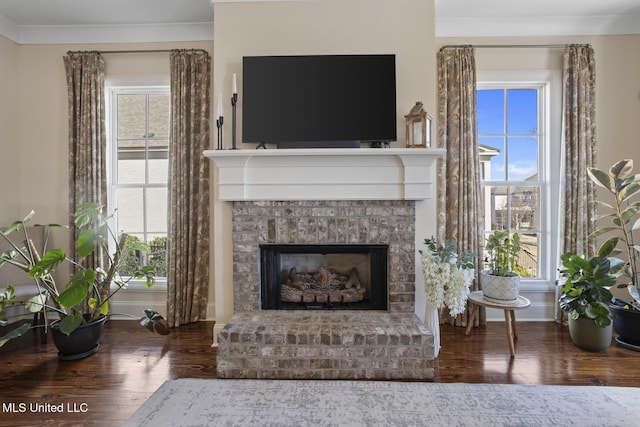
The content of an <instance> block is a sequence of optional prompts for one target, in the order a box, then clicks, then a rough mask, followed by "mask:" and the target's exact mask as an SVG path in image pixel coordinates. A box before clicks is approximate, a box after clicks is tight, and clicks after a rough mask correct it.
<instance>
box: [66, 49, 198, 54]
mask: <svg viewBox="0 0 640 427" xmlns="http://www.w3.org/2000/svg"><path fill="white" fill-rule="evenodd" d="M174 50H190V51H191V52H206V50H204V49H143V50H95V51H93V52H98V53H102V54H111V53H171V52H173V51H174ZM85 52H87V51H83V50H74V51H72V50H70V51H69V52H67V53H85Z"/></svg>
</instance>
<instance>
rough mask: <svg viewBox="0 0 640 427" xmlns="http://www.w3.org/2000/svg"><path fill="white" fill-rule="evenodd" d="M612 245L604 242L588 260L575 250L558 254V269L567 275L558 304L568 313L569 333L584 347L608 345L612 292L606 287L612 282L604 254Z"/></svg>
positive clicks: (606, 253)
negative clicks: (574, 251) (559, 266)
mask: <svg viewBox="0 0 640 427" xmlns="http://www.w3.org/2000/svg"><path fill="white" fill-rule="evenodd" d="M611 251H613V246H612V245H607V246H603V247H602V250H601V251H600V252H599V253H598V255H597V256H596V257H593V258H591V259H589V260H587V259H585V258H584V257H582V256H580V255H576V254H574V253H565V254H562V256H561V257H560V259H561V261H562V266H563V268H561V269H560V273H561V274H562V275H563V276H564V278H565V279H566V281H565V283H564V285H563V286H562V289H561V291H562V296H561V297H560V308H561V309H562V310H563V311H565V312H567V313H568V315H569V320H568V322H569V335H570V336H571V339H572V340H573V342H574V343H575V344H576V345H577V346H578V347H581V348H583V349H585V350H589V351H601V350H604V349H606V348H608V347H609V346H610V345H611V337H612V334H613V329H612V323H611V320H612V318H613V313H612V312H611V310H610V309H609V304H610V303H611V299H612V298H613V296H612V295H611V292H610V291H609V287H611V285H613V284H615V282H616V277H615V276H614V275H613V274H611V265H612V262H611V260H610V259H609V258H607V256H609V255H610V253H611Z"/></svg>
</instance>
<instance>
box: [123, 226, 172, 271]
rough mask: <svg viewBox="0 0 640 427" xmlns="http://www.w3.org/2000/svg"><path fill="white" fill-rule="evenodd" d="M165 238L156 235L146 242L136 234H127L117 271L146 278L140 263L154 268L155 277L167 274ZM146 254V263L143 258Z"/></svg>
mask: <svg viewBox="0 0 640 427" xmlns="http://www.w3.org/2000/svg"><path fill="white" fill-rule="evenodd" d="M166 242H167V238H166V237H156V238H154V239H153V240H151V241H150V242H149V243H148V244H147V243H144V242H141V241H140V239H139V238H138V237H137V236H127V241H126V244H125V248H126V250H125V251H123V253H122V256H123V262H122V263H121V265H120V268H119V269H118V273H119V274H120V275H122V276H125V277H136V276H138V277H137V278H138V279H140V278H146V272H145V269H144V268H141V266H142V264H147V266H151V267H153V268H154V270H155V276H156V277H166V275H167V249H166V248H167V246H166ZM145 254H146V263H145V262H144V261H145V260H144V258H145V256H144V255H145ZM140 276H141V277H140Z"/></svg>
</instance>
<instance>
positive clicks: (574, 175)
mask: <svg viewBox="0 0 640 427" xmlns="http://www.w3.org/2000/svg"><path fill="white" fill-rule="evenodd" d="M562 84H563V93H562V102H563V106H562V108H563V139H564V141H563V144H562V150H563V154H562V163H563V164H562V168H563V171H562V172H563V173H562V179H563V183H562V185H561V188H562V191H563V194H562V199H561V204H560V206H561V208H560V214H561V218H560V221H561V227H562V238H561V247H560V253H561V254H562V253H565V252H573V253H576V254H582V255H585V256H586V257H592V256H595V254H596V244H595V241H594V240H593V239H588V238H587V236H589V234H591V233H592V232H593V231H594V230H595V228H596V223H595V218H596V205H595V200H596V186H595V184H594V183H593V182H592V181H591V180H590V179H589V177H588V176H587V168H588V167H592V166H595V165H596V75H595V57H594V51H593V48H592V47H591V46H589V45H568V46H566V47H565V49H564V55H563V69H562ZM559 296H560V292H559V289H556V297H559ZM557 299H558V298H556V300H557ZM566 320H567V315H566V313H564V312H563V311H562V310H560V309H559V307H556V321H558V322H565V321H566Z"/></svg>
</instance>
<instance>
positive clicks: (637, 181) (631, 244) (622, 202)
mask: <svg viewBox="0 0 640 427" xmlns="http://www.w3.org/2000/svg"><path fill="white" fill-rule="evenodd" d="M587 173H588V175H589V178H591V180H592V181H593V182H594V183H596V184H597V185H599V186H600V187H602V188H604V189H606V190H607V191H608V192H609V193H610V194H611V195H612V196H613V202H614V203H613V204H609V203H605V202H603V201H598V202H597V203H598V207H599V211H600V212H601V211H605V213H602V214H601V215H600V216H599V217H598V220H603V219H606V220H608V221H609V223H608V224H607V225H605V226H602V227H599V228H597V229H596V230H595V231H594V232H593V233H591V234H590V235H589V238H591V239H595V238H598V237H600V236H604V235H607V234H613V235H612V236H610V237H608V238H607V240H605V241H604V242H603V243H602V244H601V246H600V249H599V250H598V255H599V256H609V255H612V256H611V257H610V258H611V263H612V267H611V272H612V274H614V275H615V276H617V277H621V276H624V277H628V278H629V279H631V283H632V284H633V285H635V286H636V287H637V286H638V285H640V276H639V274H640V272H639V271H638V255H639V254H640V246H639V245H637V244H636V243H635V241H634V232H635V231H636V230H638V229H640V218H639V217H638V216H639V214H640V200H635V201H634V200H633V199H634V198H636V199H637V198H638V196H639V195H640V175H638V174H634V173H633V160H631V159H624V160H620V161H618V162H616V163H615V164H614V165H613V166H611V167H610V168H609V170H608V171H604V170H601V169H598V168H588V170H587ZM618 246H621V248H619V247H618ZM604 253H606V254H607V255H602V254H604ZM617 255H623V257H624V258H618V257H617Z"/></svg>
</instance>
